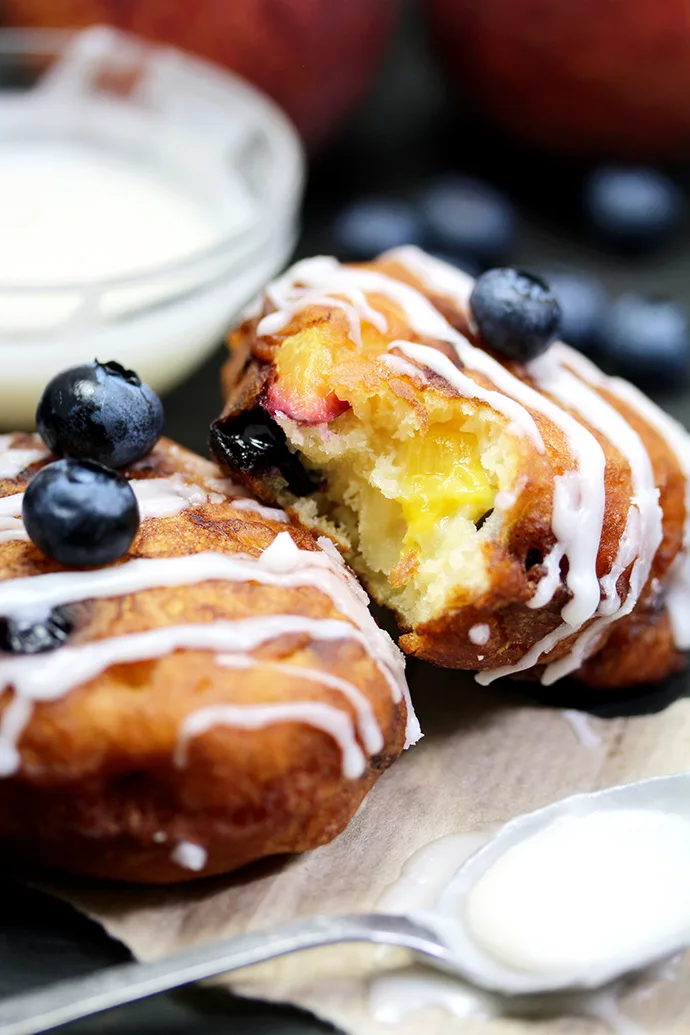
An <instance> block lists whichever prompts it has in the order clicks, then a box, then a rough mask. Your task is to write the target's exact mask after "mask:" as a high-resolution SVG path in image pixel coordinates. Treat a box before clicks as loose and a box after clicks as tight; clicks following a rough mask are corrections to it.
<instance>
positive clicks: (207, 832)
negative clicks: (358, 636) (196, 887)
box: [0, 437, 406, 883]
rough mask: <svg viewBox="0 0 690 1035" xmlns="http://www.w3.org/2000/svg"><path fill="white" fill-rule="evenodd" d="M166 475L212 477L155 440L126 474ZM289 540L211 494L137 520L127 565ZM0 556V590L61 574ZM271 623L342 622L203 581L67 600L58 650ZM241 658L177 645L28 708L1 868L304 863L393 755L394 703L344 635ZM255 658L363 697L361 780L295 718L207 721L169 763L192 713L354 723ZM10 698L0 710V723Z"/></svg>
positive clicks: (271, 647)
mask: <svg viewBox="0 0 690 1035" xmlns="http://www.w3.org/2000/svg"><path fill="white" fill-rule="evenodd" d="M16 444H17V445H18V444H20V439H19V437H18V438H17V441H16ZM25 444H28V443H26V442H25ZM31 444H34V445H35V441H33V440H32V442H31ZM38 466H39V465H34V467H33V468H32V469H31V470H30V471H27V472H22V475H20V476H19V478H18V479H17V481H16V482H12V481H4V482H3V481H0V496H2V495H9V494H11V493H13V492H16V491H18V490H19V491H21V489H22V488H23V487H24V483H25V482H26V481H27V480H28V479H29V477H30V475H31V474H32V473H33V472H35V470H36V469H37V467H38ZM177 472H182V473H183V474H185V475H186V476H188V477H189V479H190V481H194V482H195V483H196V484H201V485H205V484H206V479H207V478H216V479H217V478H218V476H219V472H218V469H217V468H216V467H215V466H214V465H211V464H209V463H208V462H207V461H204V460H201V459H200V458H198V457H196V456H194V455H193V454H191V453H188V452H187V451H186V450H183V449H181V448H180V447H178V446H175V445H173V444H172V443H170V442H168V441H165V440H163V441H161V442H160V443H159V445H158V446H157V447H156V448H155V450H154V451H153V453H152V454H151V456H150V457H149V458H148V459H147V460H146V461H144V462H142V463H140V464H139V465H137V467H136V469H132V470H131V471H128V472H124V473H126V474H127V475H128V476H129V477H131V478H149V477H161V476H167V475H170V474H174V473H177ZM214 498H217V497H214ZM286 528H287V526H285V525H284V524H282V523H281V522H279V521H270V520H266V519H265V518H264V517H261V516H260V515H258V514H253V513H252V512H250V511H248V510H239V509H237V508H235V507H234V506H233V505H232V502H231V500H230V499H225V500H224V501H223V502H215V503H210V502H209V503H207V504H205V505H202V506H198V507H196V506H195V507H193V508H190V509H188V510H185V511H182V512H181V513H180V514H178V515H175V516H173V517H169V518H165V519H161V518H152V519H149V520H147V521H145V522H142V525H141V528H140V531H139V533H138V535H137V537H136V539H135V541H134V543H133V545H132V548H131V550H130V553H129V555H128V557H129V558H135V557H148V558H152V557H172V556H182V555H186V554H192V553H196V552H201V551H209V550H210V551H217V552H220V553H224V554H230V555H232V554H236V553H243V554H249V555H250V556H258V555H259V554H260V553H261V551H262V550H263V549H264V548H265V547H266V546H268V545H269V544H270V543H271V542H272V540H273V539H274V537H275V535H276V534H277V533H278V532H284V531H286ZM289 531H290V535H291V536H292V537H293V540H294V541H295V542H296V543H297V545H298V546H299V547H300V548H301V549H304V550H315V549H318V548H317V546H316V544H315V542H314V540H313V538H312V537H311V536H310V535H309V534H308V533H306V532H304V531H303V530H301V529H298V528H295V529H292V528H290V530H289ZM0 562H2V563H1V567H0V580H4V579H9V578H13V577H20V576H26V575H32V574H38V573H43V572H48V571H55V570H59V566H58V565H56V564H55V563H53V562H51V561H49V560H47V559H46V558H44V557H43V556H42V555H41V554H40V553H39V552H38V551H37V550H36V549H35V548H34V547H33V546H32V545H31V544H30V543H26V542H16V541H11V542H7V543H3V544H0ZM1 592H2V586H1V585H0V593H1ZM284 613H290V614H296V615H304V616H308V617H314V618H331V617H332V618H342V617H343V616H342V615H340V614H339V613H338V611H337V610H336V609H335V607H334V605H333V603H332V602H331V600H330V598H329V597H328V596H326V595H325V594H323V593H321V592H320V591H318V590H316V589H314V588H312V587H307V586H301V587H300V586H298V587H295V588H284V587H281V586H270V585H266V584H262V583H231V582H221V581H216V582H204V583H201V584H199V585H192V586H185V587H184V588H180V589H151V590H143V591H140V592H138V593H136V594H130V595H128V596H123V597H119V598H116V599H108V600H91V601H88V602H85V603H82V604H78V605H75V606H74V607H73V609H72V617H73V619H74V622H75V628H74V631H73V632H72V634H71V636H70V644H73V645H79V644H82V643H86V642H90V641H93V640H99V639H101V638H104V637H114V636H119V635H123V634H127V633H132V632H141V631H143V630H149V629H156V628H161V627H164V626H170V625H176V624H180V623H185V622H189V623H199V622H210V621H214V620H217V619H226V620H227V619H229V620H232V619H241V618H245V617H251V616H255V615H264V614H284ZM255 656H256V657H257V658H258V659H259V661H258V663H257V664H255V665H254V666H253V667H251V668H248V669H243V670H240V671H238V670H234V669H229V668H224V667H221V666H220V665H218V664H217V663H216V661H215V655H214V654H213V653H211V652H207V651H197V650H195V651H192V650H180V651H177V652H175V653H174V654H170V655H168V656H165V657H162V658H160V659H155V660H150V661H141V662H136V663H128V664H121V665H116V666H112V667H110V668H109V669H107V670H106V671H105V672H103V673H102V675H100V676H98V677H97V678H95V679H93V680H91V681H90V682H88V683H85V684H82V685H81V686H79V687H77V688H76V689H74V690H72V691H71V692H70V693H68V694H66V695H65V696H64V697H62V698H60V699H58V700H56V701H54V702H49V703H41V704H38V705H37V706H36V707H35V711H34V713H33V716H32V718H31V721H30V723H29V726H28V728H27V729H26V731H25V733H24V734H23V736H22V738H21V741H20V745H19V746H20V750H21V758H22V765H21V768H20V771H19V772H18V773H17V774H16V775H13V776H11V777H9V778H5V779H3V780H0V837H2V840H3V854H4V858H5V859H6V860H7V859H11V860H18V861H28V862H31V863H36V864H39V865H41V866H50V867H58V868H61V869H64V870H67V871H70V872H73V873H83V874H91V875H94V876H98V877H106V878H111V879H117V880H127V881H142V882H154V883H166V882H172V881H181V880H187V879H191V878H193V877H198V876H205V875H210V874H217V873H223V872H225V871H228V870H232V869H235V868H237V867H240V866H243V865H245V864H246V863H249V862H251V861H253V860H255V859H258V858H261V857H263V856H267V855H273V854H276V853H283V852H295V851H304V850H306V849H310V848H314V847H316V846H317V845H321V844H324V843H325V842H327V841H329V840H330V839H331V838H333V837H334V836H335V835H336V834H338V833H339V832H340V831H341V830H342V829H343V828H344V827H345V825H346V824H347V823H348V821H349V820H350V818H351V817H352V815H353V813H354V812H355V810H356V809H357V807H358V806H359V804H360V802H361V801H362V799H363V797H364V795H365V794H366V793H367V791H368V790H369V789H370V787H371V786H372V784H373V783H374V781H375V780H376V778H377V777H378V776H379V775H380V773H381V772H383V771H384V770H385V769H386V768H387V767H388V766H389V765H390V764H391V762H392V761H394V759H395V758H396V757H397V756H398V754H399V753H400V751H401V750H402V747H403V744H404V726H405V717H406V716H405V705H404V702H403V703H394V702H393V700H392V696H391V690H390V687H389V685H388V683H387V682H386V680H385V678H384V676H383V675H382V674H381V672H380V670H379V669H378V667H377V666H376V665H375V663H374V662H373V660H372V659H371V657H370V656H369V654H368V653H367V651H366V649H365V648H364V647H363V646H362V645H361V644H360V643H359V642H357V641H356V640H349V639H343V640H326V641H315V640H311V639H310V638H309V637H308V636H307V635H306V634H305V635H302V634H299V635H296V634H292V635H287V636H281V637H279V638H278V639H275V640H273V641H270V642H268V643H266V644H264V645H263V646H262V647H261V648H259V649H258V650H257V651H255ZM46 657H48V656H47V655H46ZM269 660H270V661H273V662H275V661H277V660H279V661H281V662H289V663H290V664H291V665H296V666H300V667H303V668H310V669H314V670H318V671H324V672H328V673H331V674H333V675H335V676H339V677H340V678H341V679H345V680H347V681H348V682H350V683H351V684H354V685H355V686H356V687H357V688H358V689H359V690H360V691H361V692H362V693H363V694H364V696H365V697H366V698H367V699H368V701H369V702H370V704H371V706H372V709H373V711H374V714H375V716H376V719H377V721H378V723H379V724H380V727H381V730H382V733H383V737H384V746H383V749H382V750H381V752H380V753H379V754H378V755H377V756H376V757H374V758H370V759H369V760H368V763H367V767H366V771H365V772H364V774H363V775H362V776H361V778H359V779H346V778H345V777H344V776H343V772H342V758H341V752H340V749H339V748H338V746H337V744H336V743H335V741H334V740H333V739H332V738H331V737H330V736H328V735H327V734H326V733H324V732H322V731H320V730H318V729H315V728H313V727H310V726H306V725H302V724H299V723H296V722H285V723H282V724H275V725H271V726H266V727H264V728H263V729H258V730H255V731H251V730H240V729H234V728H231V727H226V726H216V727H214V728H212V729H211V730H210V731H209V732H207V733H205V734H203V735H199V736H197V737H195V738H193V739H192V740H191V741H190V743H189V749H188V757H187V762H186V765H184V766H182V767H176V766H175V764H174V761H173V754H174V752H175V747H176V745H177V744H178V738H179V731H180V726H181V724H182V722H183V721H184V719H185V718H186V717H187V716H188V715H189V714H190V712H193V711H195V710H197V709H199V708H203V707H206V706H211V705H222V704H236V705H243V704H252V705H256V704H264V703H275V702H280V703H287V702H291V701H310V700H314V701H319V702H323V703H326V704H330V705H332V706H333V707H334V708H338V709H341V710H342V711H344V712H345V713H346V714H348V715H349V716H350V717H351V718H354V710H353V708H352V706H351V704H350V703H349V701H348V700H347V699H344V697H343V694H342V693H340V692H338V691H337V690H332V689H330V688H329V687H326V686H324V685H323V684H320V683H316V682H312V681H306V680H304V679H301V678H296V677H295V676H294V675H290V676H286V675H283V674H280V673H276V671H275V669H273V670H272V669H270V668H269V667H267V666H266V665H264V666H262V664H261V661H264V662H267V661H269ZM10 696H11V695H10V694H5V698H4V700H3V701H2V702H0V714H1V713H2V712H3V711H4V709H5V708H6V706H7V704H8V703H9V699H10ZM365 754H366V752H365ZM181 842H191V843H192V844H196V845H201V846H203V848H204V849H205V850H206V852H207V861H206V864H205V866H204V867H203V869H202V870H201V871H199V872H192V871H191V870H189V869H185V868H183V867H182V866H180V865H179V864H177V863H176V862H175V861H174V860H173V859H172V858H171V852H172V850H173V849H174V848H175V846H176V845H179V844H180V843H181Z"/></svg>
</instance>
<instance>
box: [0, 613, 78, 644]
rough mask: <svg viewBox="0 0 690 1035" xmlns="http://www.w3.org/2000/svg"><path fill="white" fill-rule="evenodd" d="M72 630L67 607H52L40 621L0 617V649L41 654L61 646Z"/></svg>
mask: <svg viewBox="0 0 690 1035" xmlns="http://www.w3.org/2000/svg"><path fill="white" fill-rule="evenodd" d="M71 631H72V622H71V620H70V617H69V614H68V612H67V609H66V608H64V607H54V608H53V609H52V611H50V613H49V614H48V615H47V616H46V617H45V618H43V619H41V620H40V621H35V620H33V619H27V618H0V650H2V651H6V652H7V653H8V654H43V653H45V651H49V650H55V649H56V647H61V646H62V645H63V643H65V641H66V640H67V637H68V636H69V634H70V633H71Z"/></svg>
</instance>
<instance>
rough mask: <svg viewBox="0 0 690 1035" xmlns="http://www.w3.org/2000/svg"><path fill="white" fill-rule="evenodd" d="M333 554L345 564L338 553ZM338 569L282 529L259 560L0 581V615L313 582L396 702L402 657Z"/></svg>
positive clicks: (198, 561)
mask: <svg viewBox="0 0 690 1035" xmlns="http://www.w3.org/2000/svg"><path fill="white" fill-rule="evenodd" d="M336 554H337V551H336ZM337 557H338V562H339V563H340V564H341V565H343V562H342V559H341V558H340V555H339V554H337ZM343 568H344V565H343ZM343 574H344V573H340V572H337V571H336V570H334V561H333V559H332V557H331V555H329V554H327V553H326V551H325V550H321V551H319V550H300V549H299V548H298V547H297V545H296V544H295V543H294V541H293V539H292V537H291V536H290V534H289V532H281V533H279V535H277V536H276V537H275V538H274V540H273V542H272V543H271V545H270V546H269V547H268V548H267V549H266V550H265V551H264V552H263V554H262V555H260V556H259V557H258V558H253V557H248V556H245V555H243V554H235V555H232V556H230V555H227V554H219V553H213V552H203V553H197V554H188V555H185V556H182V557H163V558H136V559H135V560H132V561H128V562H126V563H124V564H119V565H112V566H111V567H107V568H97V569H91V570H86V571H69V572H68V571H62V572H50V573H48V574H46V575H32V576H27V577H26V578H17V579H11V580H9V581H7V582H5V583H2V584H1V585H2V594H1V595H0V614H2V615H17V616H24V617H27V618H32V619H34V620H36V619H38V618H40V617H45V616H46V615H47V614H48V612H49V611H50V609H51V608H53V607H58V606H60V605H63V604H69V603H75V602H76V601H81V600H89V599H103V598H105V597H114V596H123V595H124V594H127V593H136V592H139V591H141V590H144V589H155V588H162V587H169V586H185V585H186V586H189V585H194V584H196V583H200V582H207V581H213V580H220V581H230V582H260V583H264V584H266V585H271V586H284V587H287V588H292V587H297V586H312V587H313V588H314V589H318V590H320V591H321V592H322V593H325V594H326V595H327V596H328V597H330V599H331V600H332V601H333V604H334V605H335V607H336V608H337V609H338V610H339V611H340V612H341V613H342V614H344V615H345V616H346V617H347V618H349V619H350V621H352V622H353V623H354V625H355V626H356V629H353V637H354V638H357V635H356V634H357V631H359V637H360V638H361V639H362V642H363V643H364V644H365V645H366V647H367V648H368V649H369V650H370V652H371V653H372V654H373V656H374V658H375V659H376V660H377V661H378V662H379V665H380V667H381V670H382V672H383V673H384V674H385V676H386V678H387V680H388V683H389V685H390V687H391V691H392V693H393V697H394V700H396V701H399V700H400V698H401V696H402V693H403V687H404V686H405V680H404V676H403V670H404V662H403V659H402V655H401V654H400V652H399V651H398V649H397V648H396V647H395V645H394V643H393V641H392V640H391V638H390V637H389V636H388V634H387V633H385V632H384V631H383V630H382V629H380V628H379V627H378V626H377V625H376V623H375V621H374V619H373V617H372V615H371V612H370V611H369V607H368V601H367V598H366V596H364V593H363V591H362V590H361V588H360V587H359V586H358V587H357V590H358V592H357V593H356V594H355V593H354V592H353V591H352V590H353V588H354V587H353V586H352V583H353V582H354V580H353V579H351V580H350V581H348V580H347V578H344V577H343ZM63 649H64V648H63Z"/></svg>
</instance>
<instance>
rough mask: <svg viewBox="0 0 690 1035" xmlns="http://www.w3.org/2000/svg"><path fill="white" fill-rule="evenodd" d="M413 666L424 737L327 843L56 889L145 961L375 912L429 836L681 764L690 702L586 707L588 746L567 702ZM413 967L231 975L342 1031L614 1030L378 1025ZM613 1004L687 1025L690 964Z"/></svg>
mask: <svg viewBox="0 0 690 1035" xmlns="http://www.w3.org/2000/svg"><path fill="white" fill-rule="evenodd" d="M411 669H412V671H411V673H410V675H411V683H412V685H413V688H414V697H415V701H416V704H417V710H418V713H419V715H420V719H421V721H422V726H423V728H424V730H425V737H424V739H423V740H422V741H421V742H420V743H419V744H418V745H417V746H416V747H415V748H413V749H411V750H409V751H407V752H405V754H404V756H403V757H402V759H400V761H399V762H397V763H396V765H395V766H394V767H393V768H392V769H391V770H390V771H389V772H388V773H386V774H385V776H383V777H382V779H381V780H380V781H379V783H378V784H377V786H376V787H375V788H374V790H373V792H372V793H371V794H370V795H369V797H368V798H367V799H366V801H365V802H364V804H363V806H362V807H361V808H360V810H359V812H358V814H357V815H356V816H355V818H354V819H353V821H352V823H351V824H350V826H349V828H348V829H347V830H346V831H345V833H343V834H342V835H341V836H340V837H339V838H337V839H336V840H335V841H334V842H332V843H331V844H330V845H326V846H325V847H323V848H320V849H317V850H316V851H314V852H311V853H308V854H306V855H303V856H296V857H290V858H288V859H280V860H271V861H267V862H265V863H262V864H261V865H258V866H256V867H252V868H249V869H247V870H245V871H243V872H242V873H241V874H240V875H236V876H235V877H228V878H223V879H213V880H208V881H202V882H199V883H198V884H196V885H181V886H179V887H175V888H163V889H150V888H148V889H147V888H122V887H113V888H104V886H103V885H101V886H94V885H92V886H90V887H84V886H83V885H81V884H80V883H79V882H77V881H73V882H65V883H62V882H59V883H54V884H51V885H50V888H49V890H52V891H54V892H55V893H57V894H59V895H60V896H61V897H63V898H66V899H68V900H69V901H70V902H72V903H73V904H74V905H75V906H76V907H77V908H79V909H81V910H83V911H85V912H86V913H88V914H89V915H90V916H91V917H93V918H95V919H96V920H98V921H99V922H100V923H102V924H103V926H104V927H105V928H106V929H107V931H108V932H109V933H110V934H112V935H113V936H114V937H116V938H118V939H120V940H121V941H122V942H124V943H125V944H126V945H127V946H128V947H129V948H130V949H131V950H132V952H133V953H134V954H135V956H137V957H139V958H141V959H154V958H156V957H159V956H162V955H165V954H167V953H171V952H174V951H176V950H179V949H181V948H184V947H187V946H191V945H193V944H196V943H198V942H202V941H207V940H211V939H215V938H221V937H228V936H231V935H233V934H237V933H241V932H244V931H248V930H257V929H259V930H260V929H262V928H269V927H271V926H274V925H276V924H279V923H282V922H284V921H287V920H290V919H292V918H294V917H298V916H308V915H311V914H317V913H332V912H357V911H359V912H368V911H371V910H372V909H375V908H376V905H377V901H378V899H379V897H380V896H381V895H382V893H383V892H384V891H385V890H386V889H387V888H388V887H389V886H390V885H391V884H392V883H393V882H394V881H396V880H397V879H398V878H399V877H400V873H401V870H402V868H403V866H404V864H405V863H406V861H407V860H408V859H409V857H410V856H411V855H412V854H413V853H414V852H415V851H417V850H418V849H419V848H421V847H422V846H424V845H425V844H427V843H428V842H430V841H432V840H434V839H436V838H439V837H442V836H444V835H446V834H453V833H472V832H475V831H481V830H485V829H486V828H491V827H494V826H495V825H496V824H499V823H503V822H505V821H506V820H508V819H510V818H512V817H513V816H516V815H518V814H519V813H521V812H525V811H529V810H531V809H534V808H538V807H540V806H542V805H545V804H548V803H549V802H552V801H554V800H556V799H558V798H561V797H564V796H566V795H568V794H572V793H575V792H578V791H585V790H590V789H595V788H600V787H607V786H611V785H613V784H617V783H625V782H628V781H631V780H636V779H640V778H643V777H647V776H656V775H663V774H669V773H675V772H681V771H683V770H686V769H688V768H690V700H679V701H676V702H675V703H674V704H672V705H670V706H669V707H668V708H667V709H666V710H665V711H662V712H660V713H658V714H655V715H646V716H640V717H632V718H616V719H598V718H592V717H587V720H586V721H587V723H588V730H589V732H590V734H592V735H593V737H592V739H593V740H594V741H597V742H596V743H591V744H587V745H586V744H584V743H582V741H581V739H580V738H579V737H578V735H577V733H576V731H575V729H574V727H573V725H572V724H571V723H570V722H569V721H568V719H567V717H566V716H565V715H564V713H563V712H562V711H561V710H559V709H549V708H542V707H538V706H536V705H533V704H529V703H526V702H525V701H524V700H522V699H521V698H519V697H518V696H516V692H515V690H514V689H513V688H509V689H508V691H506V690H502V691H493V690H492V689H491V688H489V689H481V688H479V687H477V686H476V685H475V684H473V683H472V681H471V680H469V679H468V678H467V677H465V676H461V675H459V674H458V673H452V672H444V671H441V670H438V669H433V668H431V667H428V666H425V665H421V664H418V665H413V666H411ZM688 879H689V880H690V875H689V877H688ZM42 886H43V887H46V885H45V883H44V884H43V885H42ZM410 964H411V959H410V957H409V956H407V954H406V953H404V952H402V951H400V950H393V951H391V950H380V949H376V948H373V947H371V948H370V947H368V946H347V947H341V948H337V947H332V948H328V949H319V950H315V951H312V952H309V953H307V954H300V955H297V956H294V957H291V958H286V959H284V960H280V961H276V962H274V963H272V964H265V965H262V966H260V967H254V968H251V969H246V970H244V971H243V972H240V973H238V974H237V975H235V976H234V977H233V978H232V979H231V980H227V982H226V983H227V985H228V986H229V987H231V988H232V989H233V990H234V991H235V992H237V993H239V994H241V995H247V996H252V997H256V998H258V999H266V1000H272V1001H280V1002H289V1003H293V1004H295V1005H297V1006H300V1007H303V1008H305V1009H307V1010H311V1011H312V1012H313V1013H314V1014H316V1015H318V1016H320V1017H321V1018H324V1019H326V1020H329V1021H331V1022H333V1023H334V1024H336V1025H337V1026H338V1027H340V1028H341V1029H343V1030H344V1031H345V1032H348V1033H351V1035H380V1033H382V1032H383V1033H385V1032H387V1031H389V1032H395V1033H396V1035H419V1033H424V1035H457V1033H462V1035H475V1033H476V1035H537V1033H539V1035H544V1033H546V1032H548V1035H552V1033H553V1035H590V1033H591V1035H594V1033H597V1035H599V1033H603V1032H604V1031H607V1030H608V1029H607V1028H606V1027H605V1026H603V1025H602V1023H601V1022H600V1021H596V1020H592V1019H586V1018H581V1017H580V1018H578V1017H564V1018H560V1019H550V1020H542V1021H526V1020H518V1019H506V1018H497V1019H493V1020H488V1021H487V1020H481V1019H470V1018H468V1019H459V1018H457V1017H451V1016H450V1015H449V1014H447V1013H446V1012H444V1011H443V1010H440V1009H439V1008H433V1009H427V1010H425V1011H423V1012H421V1013H420V1012H417V1013H416V1014H414V1015H410V1016H409V1017H408V1018H407V1019H406V1020H405V1021H403V1022H401V1023H399V1024H397V1025H396V1026H395V1027H389V1026H386V1025H383V1024H381V1023H379V1022H377V1021H375V1020H374V1018H373V1017H372V1016H371V1012H370V1008H369V999H368V996H369V987H370V980H371V978H372V977H373V976H374V975H375V974H377V973H379V972H381V971H383V970H388V971H390V970H391V968H394V969H395V968H404V967H409V966H410ZM410 973H412V971H410ZM621 1011H622V1013H623V1014H624V1015H625V1016H626V1017H629V1018H631V1019H634V1020H635V1021H636V1022H637V1023H638V1024H639V1025H640V1026H641V1030H642V1031H643V1032H645V1033H648V1035H681V1033H682V1035H687V1033H688V1032H689V1031H690V966H689V965H686V962H685V961H684V962H682V963H681V964H680V966H679V968H678V969H677V971H676V975H675V979H674V980H663V979H662V980H659V981H657V982H655V983H654V984H652V985H651V986H645V987H644V989H642V990H637V991H634V992H631V993H630V994H629V995H628V996H626V997H625V998H624V1000H623V1001H622V1004H621Z"/></svg>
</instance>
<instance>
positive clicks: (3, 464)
mask: <svg viewBox="0 0 690 1035" xmlns="http://www.w3.org/2000/svg"><path fill="white" fill-rule="evenodd" d="M15 437H16V436H14V435H0V479H3V478H16V477H17V475H18V474H20V473H21V472H22V471H23V470H24V468H26V467H29V466H30V465H31V464H35V463H36V462H37V461H38V460H44V459H45V458H46V457H47V456H49V455H50V454H49V452H48V450H47V449H46V447H45V446H44V445H42V444H41V446H37V447H35V448H33V449H21V448H19V447H15V446H13V445H12V442H13V441H14V439H15Z"/></svg>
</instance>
